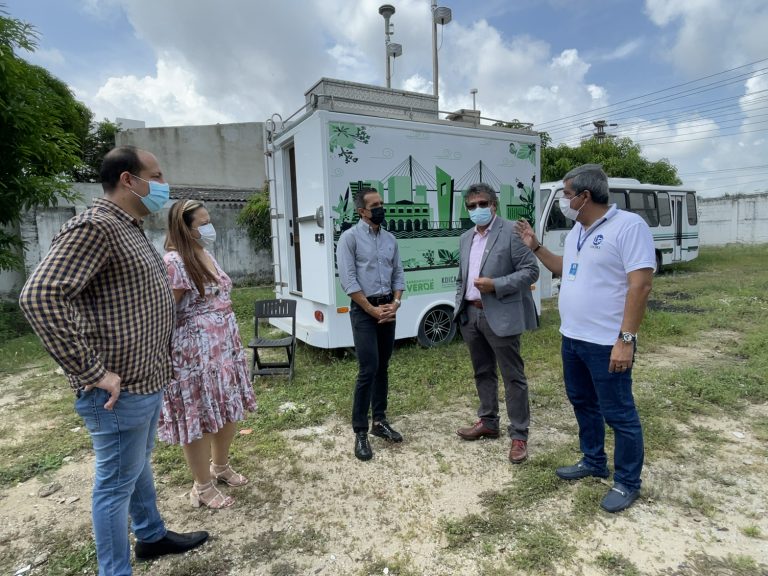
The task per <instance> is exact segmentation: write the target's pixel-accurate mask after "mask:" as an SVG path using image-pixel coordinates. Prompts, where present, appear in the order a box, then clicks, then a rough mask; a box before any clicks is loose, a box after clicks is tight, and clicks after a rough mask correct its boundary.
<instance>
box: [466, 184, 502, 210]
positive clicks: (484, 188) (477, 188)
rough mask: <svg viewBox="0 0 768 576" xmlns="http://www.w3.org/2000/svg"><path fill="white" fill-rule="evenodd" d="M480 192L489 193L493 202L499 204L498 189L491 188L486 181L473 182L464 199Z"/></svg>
mask: <svg viewBox="0 0 768 576" xmlns="http://www.w3.org/2000/svg"><path fill="white" fill-rule="evenodd" d="M480 194H487V195H488V199H489V200H490V201H491V204H493V205H494V206H496V205H498V203H499V202H498V196H497V194H496V190H494V189H493V188H491V187H490V186H489V185H488V184H486V183H485V182H478V183H477V184H472V186H470V187H469V188H468V189H467V193H466V194H465V195H464V199H465V200H466V199H467V198H469V197H470V196H478V195H480Z"/></svg>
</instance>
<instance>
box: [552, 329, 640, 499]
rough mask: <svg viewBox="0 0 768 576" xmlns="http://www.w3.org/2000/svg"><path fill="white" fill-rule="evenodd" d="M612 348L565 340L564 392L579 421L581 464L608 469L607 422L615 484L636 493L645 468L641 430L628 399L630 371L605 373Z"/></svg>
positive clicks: (631, 400)
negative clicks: (612, 445) (613, 438)
mask: <svg viewBox="0 0 768 576" xmlns="http://www.w3.org/2000/svg"><path fill="white" fill-rule="evenodd" d="M612 348H613V347H612V346H605V345H602V344H591V343H589V342H584V341H583V340H574V339H572V338H567V337H565V336H563V343H562V355H563V378H564V380H565V391H566V393H567V394H568V400H570V401H571V404H572V405H573V413H574V414H575V415H576V421H577V422H578V423H579V446H580V448H581V451H582V452H583V453H584V462H585V463H586V464H587V465H589V466H591V467H593V468H596V469H598V470H605V469H606V468H607V457H606V455H605V423H607V424H608V426H610V427H611V428H612V429H613V433H614V437H615V442H616V445H615V449H614V454H613V463H614V475H613V478H614V481H615V482H618V483H620V484H623V485H624V486H626V487H627V488H629V489H630V490H637V489H639V488H640V472H641V471H642V469H643V429H642V427H641V426H640V416H638V414H637V408H636V407H635V399H634V398H633V396H632V371H631V370H627V371H626V372H614V373H611V372H608V364H609V361H610V358H611V349H612Z"/></svg>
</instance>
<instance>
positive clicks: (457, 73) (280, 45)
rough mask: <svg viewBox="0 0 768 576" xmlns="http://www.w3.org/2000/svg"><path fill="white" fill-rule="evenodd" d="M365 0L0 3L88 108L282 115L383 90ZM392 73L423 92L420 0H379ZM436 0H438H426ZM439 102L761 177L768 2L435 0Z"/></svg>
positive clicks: (728, 188)
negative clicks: (335, 87)
mask: <svg viewBox="0 0 768 576" xmlns="http://www.w3.org/2000/svg"><path fill="white" fill-rule="evenodd" d="M381 3H382V2H380V1H379V0H377V1H372V0H280V1H269V0H257V1H254V0H216V1H215V2H214V1H210V0H0V5H2V4H5V7H6V11H7V12H9V13H10V15H11V16H13V17H15V18H19V19H22V20H25V21H27V22H29V23H31V24H33V25H34V26H35V27H36V29H37V31H38V33H39V34H40V41H39V47H38V49H37V50H36V51H35V52H34V53H31V54H23V56H24V57H26V58H27V59H28V60H30V61H31V62H33V63H35V64H38V65H41V66H44V67H45V68H47V69H48V70H50V71H51V72H52V73H53V74H55V75H56V76H57V77H59V78H61V79H62V80H64V81H65V82H67V83H68V84H69V85H70V86H71V88H72V90H73V91H74V92H75V94H76V95H77V97H78V98H79V99H80V100H82V101H83V102H85V103H86V104H87V105H88V106H89V107H90V108H91V110H93V111H94V113H95V115H96V118H97V119H102V118H108V119H110V120H114V119H115V118H116V117H123V118H132V119H139V120H144V121H145V122H146V125H147V126H178V125H188V124H215V123H227V122H243V121H263V120H265V119H266V118H268V117H270V116H271V115H272V114H273V113H275V112H277V113H280V114H281V115H282V116H283V117H286V116H288V115H290V114H291V113H293V112H294V111H296V110H297V109H298V108H299V107H300V106H301V105H302V104H303V102H304V96H303V95H304V92H305V91H306V90H307V89H308V88H309V87H310V86H312V85H313V84H314V83H315V82H316V81H317V80H318V79H320V78H321V77H323V76H325V77H330V78H338V79H343V80H351V81H355V82H364V83H369V84H377V85H383V84H384V83H385V63H384V21H383V18H382V17H381V16H380V15H379V13H378V7H379V5H380V4H381ZM390 3H392V4H393V5H394V6H395V8H396V10H397V11H396V13H395V15H394V16H393V17H392V22H393V23H394V32H395V34H394V36H393V37H392V41H394V42H398V43H400V44H402V45H403V55H402V56H401V57H399V58H397V59H396V60H395V62H394V72H393V76H392V86H393V87H394V88H402V89H406V90H414V91H419V92H427V93H431V92H432V89H433V84H432V57H431V41H432V37H431V33H432V32H431V30H432V29H431V19H430V17H431V10H430V4H431V2H430V0H390ZM441 3H442V2H441ZM444 4H445V5H447V6H449V7H450V8H451V9H452V11H453V20H452V21H451V22H450V23H449V24H447V25H446V26H444V27H439V32H438V34H439V44H440V51H439V58H440V60H439V62H440V78H439V82H438V88H439V93H440V109H441V110H445V111H451V110H456V109H459V108H471V107H472V96H471V95H470V89H472V88H476V89H477V90H478V92H477V96H476V101H477V108H478V109H480V110H481V111H482V115H483V116H484V117H489V118H496V119H502V120H512V119H518V120H520V121H524V122H531V123H533V124H534V127H535V128H538V129H542V130H547V131H549V133H550V134H551V135H552V137H553V140H554V143H555V144H557V143H561V142H562V143H567V144H570V145H574V144H576V143H578V142H579V139H580V138H581V137H584V136H587V135H589V134H590V132H591V131H592V130H593V126H592V122H594V121H597V120H604V121H605V122H606V123H608V124H616V126H609V128H608V131H609V132H610V133H614V134H616V135H619V136H625V135H626V136H630V137H632V138H633V139H634V140H635V141H636V142H638V143H640V144H641V145H642V147H643V153H644V154H645V155H646V156H647V157H648V158H650V159H652V160H657V159H659V158H667V159H669V160H670V161H671V162H672V163H673V164H675V165H676V166H677V167H678V170H679V172H680V175H681V177H682V179H683V180H684V182H685V183H686V184H689V185H693V186H696V187H697V188H698V189H699V191H700V192H701V193H702V194H703V195H706V196H719V195H722V194H725V193H730V194H733V193H737V192H756V191H765V190H766V189H768V186H766V184H764V182H765V181H766V180H768V34H766V30H768V2H767V1H766V0H645V1H642V0H528V1H526V2H522V1H515V0H444Z"/></svg>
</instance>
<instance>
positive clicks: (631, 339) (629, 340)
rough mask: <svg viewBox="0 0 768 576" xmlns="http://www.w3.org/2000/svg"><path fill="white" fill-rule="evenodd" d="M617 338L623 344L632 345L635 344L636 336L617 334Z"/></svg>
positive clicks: (624, 333)
mask: <svg viewBox="0 0 768 576" xmlns="http://www.w3.org/2000/svg"><path fill="white" fill-rule="evenodd" d="M619 338H620V339H621V340H622V341H623V342H624V343H625V344H632V343H633V342H637V334H632V332H619Z"/></svg>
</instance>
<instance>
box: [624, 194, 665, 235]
mask: <svg viewBox="0 0 768 576" xmlns="http://www.w3.org/2000/svg"><path fill="white" fill-rule="evenodd" d="M629 211H630V212H634V213H635V214H638V215H639V216H641V217H642V218H643V220H645V222H646V224H648V226H650V227H651V228H655V227H656V226H658V225H659V210H658V208H657V207H656V194H655V193H654V192H646V191H644V190H630V191H629Z"/></svg>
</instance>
